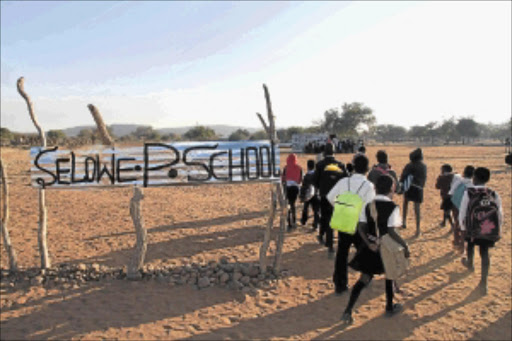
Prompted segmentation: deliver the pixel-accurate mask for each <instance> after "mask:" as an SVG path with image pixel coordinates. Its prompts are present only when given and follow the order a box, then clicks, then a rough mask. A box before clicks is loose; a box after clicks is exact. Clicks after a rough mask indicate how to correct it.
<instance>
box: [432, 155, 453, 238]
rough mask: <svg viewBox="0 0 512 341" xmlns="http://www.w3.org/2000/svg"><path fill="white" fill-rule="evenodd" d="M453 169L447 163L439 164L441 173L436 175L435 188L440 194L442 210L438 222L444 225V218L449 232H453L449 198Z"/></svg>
mask: <svg viewBox="0 0 512 341" xmlns="http://www.w3.org/2000/svg"><path fill="white" fill-rule="evenodd" d="M452 171H453V169H452V166H450V165H449V164H444V165H442V166H441V174H440V175H439V176H438V177H437V181H436V188H437V189H438V190H439V192H440V194H441V210H443V220H442V222H441V224H440V226H441V227H445V226H446V220H448V222H449V223H450V232H453V229H454V226H453V220H452V216H451V213H452V201H451V199H450V195H449V194H448V193H449V192H450V187H451V184H452V181H453V177H454V174H453V172H452Z"/></svg>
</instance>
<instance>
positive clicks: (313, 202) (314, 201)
mask: <svg viewBox="0 0 512 341" xmlns="http://www.w3.org/2000/svg"><path fill="white" fill-rule="evenodd" d="M309 207H311V208H312V209H313V227H315V228H317V227H318V224H320V199H319V198H318V197H317V196H314V197H312V198H311V199H310V200H309V201H305V202H304V208H303V209H302V219H301V223H302V225H305V224H306V222H307V221H308V213H309V212H308V210H309Z"/></svg>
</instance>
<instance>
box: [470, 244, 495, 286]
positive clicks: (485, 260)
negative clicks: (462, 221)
mask: <svg viewBox="0 0 512 341" xmlns="http://www.w3.org/2000/svg"><path fill="white" fill-rule="evenodd" d="M478 247H479V248H480V260H481V264H482V272H481V275H480V276H481V281H482V282H483V283H487V277H488V276H489V268H490V267H491V259H490V257H489V246H488V245H485V244H481V245H478ZM467 255H468V261H469V264H471V265H473V259H474V257H475V243H474V242H471V241H468V246H467Z"/></svg>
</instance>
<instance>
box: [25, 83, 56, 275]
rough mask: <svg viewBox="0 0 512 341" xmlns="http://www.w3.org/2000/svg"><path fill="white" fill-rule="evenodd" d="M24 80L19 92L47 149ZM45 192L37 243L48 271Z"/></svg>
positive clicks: (40, 198) (42, 190) (40, 203)
mask: <svg viewBox="0 0 512 341" xmlns="http://www.w3.org/2000/svg"><path fill="white" fill-rule="evenodd" d="M24 81H25V80H24V78H23V77H20V78H19V79H18V82H17V87H18V92H19V93H20V95H21V97H23V98H24V99H25V102H27V107H28V113H29V115H30V118H31V119H32V122H33V123H34V126H35V127H36V129H37V131H38V133H39V138H40V139H41V143H42V147H43V148H46V136H45V134H44V131H43V129H42V128H41V126H40V125H39V123H38V121H37V116H36V114H35V113H34V109H33V106H32V102H31V101H30V97H29V96H28V95H27V93H26V92H25V89H24V85H25V83H24ZM45 201H46V200H45V190H44V188H40V189H39V223H38V230H37V241H38V245H39V252H40V254H41V268H42V269H47V268H49V267H51V262H50V256H49V255H48V245H47V241H46V239H47V237H46V234H47V226H46V223H47V212H46V204H45Z"/></svg>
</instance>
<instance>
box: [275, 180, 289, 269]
mask: <svg viewBox="0 0 512 341" xmlns="http://www.w3.org/2000/svg"><path fill="white" fill-rule="evenodd" d="M275 186H276V191H277V197H278V201H279V234H278V236H277V241H276V255H275V258H274V273H275V274H276V275H277V274H279V271H281V258H282V254H283V244H284V237H285V232H286V198H285V197H284V193H283V185H282V184H281V182H278V183H276V185H275Z"/></svg>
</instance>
